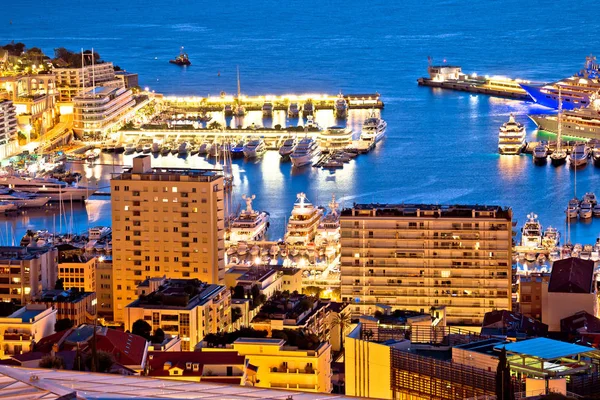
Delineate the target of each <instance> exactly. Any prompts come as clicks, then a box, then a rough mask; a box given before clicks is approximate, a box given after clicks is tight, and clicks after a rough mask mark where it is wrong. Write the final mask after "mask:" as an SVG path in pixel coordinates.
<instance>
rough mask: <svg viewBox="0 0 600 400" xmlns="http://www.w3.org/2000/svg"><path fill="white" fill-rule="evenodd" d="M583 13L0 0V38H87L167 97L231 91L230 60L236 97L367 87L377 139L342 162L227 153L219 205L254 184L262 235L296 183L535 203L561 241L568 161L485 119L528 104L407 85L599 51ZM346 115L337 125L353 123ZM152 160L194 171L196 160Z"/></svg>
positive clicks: (44, 221)
mask: <svg viewBox="0 0 600 400" xmlns="http://www.w3.org/2000/svg"><path fill="white" fill-rule="evenodd" d="M594 9H597V4H596V3H595V2H592V1H578V2H576V3H572V2H570V3H566V2H536V1H516V0H507V1H501V2H500V1H497V2H490V1H472V2H462V1H450V0H447V1H429V2H422V1H414V0H407V1H401V2H390V1H365V0H363V1H357V0H348V1H345V2H340V1H331V0H322V1H318V2H317V1H304V2H280V1H273V0H266V1H255V2H239V1H236V2H233V1H218V2H217V1H213V2H208V1H188V0H185V1H183V0H170V1H163V0H157V1H147V0H146V1H142V0H129V1H113V0H100V1H96V2H90V1H81V0H71V1H63V0H55V1H52V2H46V1H31V0H29V1H27V0H25V1H19V2H16V1H11V2H8V1H7V2H3V4H2V5H1V8H0V43H2V42H8V41H11V40H15V41H22V42H24V43H26V44H27V45H28V46H37V47H41V48H42V49H43V50H44V51H45V52H47V53H52V49H53V48H56V47H60V46H62V47H67V48H70V49H73V50H79V49H81V48H85V49H89V48H91V47H94V49H95V50H96V51H97V52H99V53H100V55H101V56H102V58H103V59H105V60H109V61H113V62H114V63H115V64H117V65H119V66H120V67H122V68H124V69H127V70H129V71H132V72H137V73H139V78H140V84H141V85H142V86H147V87H149V88H150V89H151V90H156V91H157V92H162V93H166V94H185V95H188V94H195V95H206V94H209V93H210V94H217V93H219V92H220V91H222V90H224V91H226V92H234V91H235V90H236V79H235V73H236V72H235V71H236V66H239V68H240V72H241V76H242V91H243V92H244V93H247V94H265V93H275V94H283V93H301V92H311V93H337V92H338V91H339V90H342V91H343V92H345V93H365V92H375V91H377V92H379V93H381V94H382V96H383V100H384V102H385V105H386V107H385V110H384V111H383V118H385V119H386V121H387V122H388V131H387V138H386V139H385V141H384V142H383V143H382V145H380V146H379V147H378V148H377V150H376V151H375V152H373V153H370V154H368V155H365V156H360V157H359V158H357V159H356V160H355V161H352V162H351V163H350V164H349V165H346V166H345V167H344V169H343V170H338V171H336V172H335V173H330V172H327V171H321V170H317V169H314V168H306V169H304V170H302V171H300V172H298V171H293V170H292V168H291V166H290V165H289V164H282V163H280V162H279V158H278V156H277V155H276V154H274V153H273V154H268V155H267V156H266V157H265V159H264V160H262V161H260V162H245V161H235V166H234V168H235V171H236V188H235V191H234V196H236V197H235V198H234V203H237V202H239V201H240V197H241V194H242V193H255V194H256V195H257V199H256V201H255V208H259V209H265V210H267V211H269V212H270V213H271V216H272V219H273V224H272V225H273V226H272V228H273V229H272V230H271V238H277V237H281V236H282V235H283V233H284V228H285V218H286V217H287V216H288V215H289V212H290V210H291V208H292V204H293V202H294V200H295V198H296V193H298V192H301V191H303V192H306V193H307V195H308V198H309V199H310V200H312V201H313V202H315V203H319V204H323V205H325V204H326V203H327V202H328V200H329V198H330V196H331V194H332V193H336V194H337V196H338V198H340V199H341V200H342V203H343V205H344V206H350V205H351V204H352V203H353V202H371V201H374V202H381V203H384V202H400V203H401V202H407V203H408V202H425V203H463V204H499V205H502V206H510V207H512V208H513V210H514V215H515V218H516V219H517V220H519V223H520V224H521V223H522V222H524V220H525V218H526V215H527V213H529V212H532V211H533V212H535V213H537V214H538V215H539V217H540V219H541V222H542V224H543V225H544V226H547V225H553V226H556V227H558V228H559V229H561V230H562V231H563V237H564V230H565V214H564V209H565V207H566V204H567V202H568V199H569V198H571V197H573V194H574V187H573V186H574V179H575V178H574V172H573V170H571V169H569V168H568V167H567V166H563V167H559V168H554V167H552V166H551V165H550V164H548V165H547V166H542V167H540V166H535V165H534V164H533V162H532V160H531V157H530V156H525V155H523V156H518V157H506V156H504V157H501V156H499V155H498V153H497V132H498V127H499V126H500V125H501V124H502V123H503V122H505V121H506V120H507V119H508V116H509V114H511V113H514V114H515V115H516V116H517V119H518V120H519V121H521V122H523V123H525V124H526V126H527V130H528V139H530V140H532V139H534V138H535V136H536V132H535V125H534V124H533V122H531V121H530V120H529V119H528V118H527V117H526V114H527V113H529V112H541V111H542V110H540V109H539V107H536V106H534V105H532V104H529V103H524V102H520V101H514V100H504V99H498V98H493V97H488V96H483V95H470V94H467V93H459V92H450V91H441V90H432V89H430V88H423V87H418V86H417V84H416V79H417V78H418V77H420V76H423V75H425V74H426V68H427V56H432V57H433V58H434V60H435V61H437V62H441V61H442V60H444V59H445V60H447V61H448V62H449V63H452V64H458V65H461V66H462V67H463V69H464V70H465V71H467V72H477V73H479V74H490V75H506V76H510V77H520V78H527V79H532V80H536V81H552V80H555V79H559V78H563V77H566V76H569V75H571V74H573V73H574V72H576V71H578V70H579V69H580V68H581V66H582V65H583V61H584V57H585V56H586V55H588V54H589V53H590V52H594V51H598V48H597V47H596V48H595V47H594V46H597V43H598V41H597V32H598V31H599V25H600V22H599V21H598V19H597V13H595V12H594V11H593V10H594ZM180 46H184V48H185V51H186V52H187V53H189V55H190V58H191V60H192V62H193V65H192V66H191V67H189V68H179V67H177V66H174V65H170V64H169V63H168V60H169V59H170V58H173V57H174V56H175V55H176V54H177V53H178V52H179V47H180ZM219 75H220V76H219ZM359 116H360V115H359ZM359 116H357V120H356V121H353V123H352V126H354V127H358V126H360V121H359V120H358V117H359ZM105 161H106V162H107V163H110V162H112V161H111V160H108V159H105ZM128 162H130V160H129V159H127V158H126V160H125V162H124V163H128ZM157 162H160V163H162V164H163V165H184V164H187V165H202V164H201V163H200V161H199V159H194V160H187V161H182V160H177V159H175V158H168V159H157ZM120 163H122V160H121V159H118V160H116V161H115V164H120ZM79 168H81V167H79ZM107 169H110V167H101V166H96V167H93V168H87V167H85V169H84V172H85V174H86V175H87V176H88V178H90V179H93V178H102V177H104V178H102V179H103V181H102V184H103V185H104V184H106V181H105V176H106V175H105V173H106V171H107ZM599 179H600V169H595V168H594V167H593V166H592V165H589V166H587V167H586V168H585V169H583V170H579V171H577V195H578V196H579V197H581V195H582V194H583V193H584V192H586V191H598V189H600V185H599ZM598 194H599V195H600V193H598ZM54 214H56V212H55V211H47V212H38V213H35V212H33V213H29V214H28V215H27V216H25V217H23V218H19V219H17V220H14V219H12V220H8V221H7V224H12V228H9V229H8V231H9V232H13V233H15V234H16V235H17V236H18V235H20V234H22V232H23V230H24V229H26V228H35V229H41V228H43V227H46V228H50V224H56V225H57V226H58V222H56V217H53V215H54ZM88 217H89V218H88ZM68 218H70V217H68ZM64 224H66V225H69V226H72V227H73V228H71V229H74V230H83V229H86V227H87V226H88V225H97V224H103V225H107V224H110V205H109V204H108V202H107V201H106V200H104V199H95V200H91V201H90V202H89V203H88V205H87V207H86V208H78V207H77V206H74V213H73V222H72V223H71V222H70V221H64ZM7 226H8V225H7ZM63 226H64V225H63ZM0 229H2V231H5V227H2V226H1V224H0ZM599 231H600V221H593V222H592V223H587V224H584V223H581V222H579V223H574V224H572V227H571V239H572V241H573V242H584V243H589V242H593V241H594V240H595V239H596V237H597V235H598V232H599ZM6 236H7V233H4V234H3V237H4V238H6ZM0 240H1V238H0Z"/></svg>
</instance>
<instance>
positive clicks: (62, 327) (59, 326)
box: [54, 318, 75, 332]
mask: <svg viewBox="0 0 600 400" xmlns="http://www.w3.org/2000/svg"><path fill="white" fill-rule="evenodd" d="M73 325H75V322H74V321H73V320H71V319H69V318H63V319H59V320H58V321H56V323H55V324H54V332H62V331H66V330H67V329H71V328H72V327H73Z"/></svg>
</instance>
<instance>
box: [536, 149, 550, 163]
mask: <svg viewBox="0 0 600 400" xmlns="http://www.w3.org/2000/svg"><path fill="white" fill-rule="evenodd" d="M533 161H534V162H536V163H538V164H543V163H545V162H546V161H548V146H547V145H545V144H539V145H537V146H535V148H534V149H533Z"/></svg>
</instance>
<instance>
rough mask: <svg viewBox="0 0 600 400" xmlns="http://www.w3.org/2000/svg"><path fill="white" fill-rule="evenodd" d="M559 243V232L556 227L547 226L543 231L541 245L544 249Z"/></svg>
mask: <svg viewBox="0 0 600 400" xmlns="http://www.w3.org/2000/svg"><path fill="white" fill-rule="evenodd" d="M559 244H560V232H559V231H558V229H556V228H553V227H551V226H549V227H548V228H546V230H545V231H544V238H543V239H542V245H543V246H544V248H546V249H553V248H555V247H556V246H558V245H559Z"/></svg>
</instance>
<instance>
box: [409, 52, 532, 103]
mask: <svg viewBox="0 0 600 400" xmlns="http://www.w3.org/2000/svg"><path fill="white" fill-rule="evenodd" d="M428 60H429V65H428V67H427V72H428V73H429V77H427V78H426V77H423V78H419V79H417V83H418V84H419V86H430V87H435V88H441V89H450V90H457V91H460V92H470V93H479V94H487V95H490V96H496V97H505V98H509V99H516V100H524V101H531V100H532V99H531V97H530V96H529V95H528V94H527V92H526V91H525V90H524V89H523V88H522V87H521V85H522V84H527V85H529V84H531V82H530V81H526V80H522V79H511V78H507V77H503V76H488V75H485V76H479V75H477V74H476V73H472V74H470V75H469V74H465V73H464V72H462V68H461V67H459V66H456V65H449V64H446V63H445V60H444V63H443V64H440V65H434V64H433V60H432V59H431V57H429V58H428Z"/></svg>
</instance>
